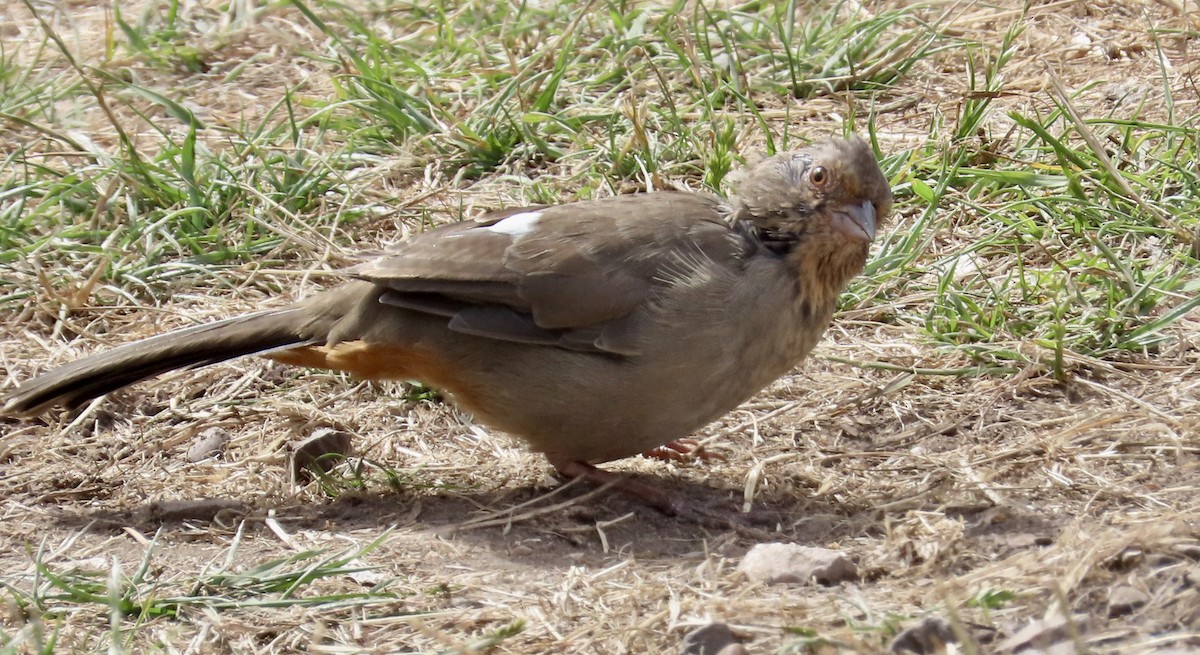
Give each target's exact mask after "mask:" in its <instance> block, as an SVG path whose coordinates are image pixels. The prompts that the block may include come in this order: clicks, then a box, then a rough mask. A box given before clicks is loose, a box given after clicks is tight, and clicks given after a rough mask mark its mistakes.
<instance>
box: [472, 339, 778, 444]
mask: <svg viewBox="0 0 1200 655" xmlns="http://www.w3.org/2000/svg"><path fill="white" fill-rule="evenodd" d="M601 357H602V356H601ZM552 360H554V361H552V362H547V361H545V360H543V361H542V362H541V364H542V365H540V366H539V367H538V368H537V369H536V370H533V369H529V370H522V366H521V365H520V363H519V362H518V363H515V364H512V365H510V366H508V367H506V368H505V369H504V371H505V373H504V374H503V375H497V376H495V379H494V382H495V384H486V385H484V386H483V387H479V386H476V385H472V387H471V388H460V389H459V390H458V391H455V390H451V396H452V397H453V398H454V400H455V403H456V404H457V405H459V406H460V407H461V408H463V409H464V410H467V411H468V412H470V413H471V414H472V415H473V416H475V418H476V420H478V421H479V422H480V423H483V424H484V425H488V426H490V427H493V428H496V429H498V430H501V431H504V432H507V433H510V434H512V435H513V436H516V437H519V438H521V439H522V440H524V441H526V442H527V443H528V444H529V445H530V447H531V448H532V449H533V450H536V451H539V452H543V453H545V454H546V455H548V456H550V457H551V458H563V459H569V460H577V461H586V462H592V463H597V462H604V461H609V460H613V459H619V458H622V457H629V456H631V455H636V454H638V453H642V452H646V451H648V450H652V449H654V448H656V447H658V446H661V445H663V444H665V443H667V442H669V441H673V440H675V439H678V438H681V437H684V436H687V435H689V434H691V433H692V432H694V431H696V430H698V429H700V428H702V427H704V426H705V425H706V424H708V423H709V422H711V421H713V420H715V419H717V418H719V417H720V416H722V415H723V414H725V413H726V412H728V411H730V410H732V409H734V408H735V407H737V406H738V405H739V404H741V403H742V402H744V401H745V400H746V399H748V398H749V397H750V396H752V395H754V394H755V393H756V392H757V391H759V390H760V389H761V388H762V387H763V386H765V384H767V383H769V382H770V380H767V381H766V382H761V381H760V380H758V379H755V376H753V375H750V374H745V375H738V374H736V373H734V374H728V375H725V376H722V379H719V380H714V379H712V377H713V376H712V370H713V369H712V366H711V362H707V363H700V362H697V363H696V365H692V366H676V367H674V369H664V368H663V367H660V366H656V363H655V362H653V361H648V362H639V363H636V364H635V363H631V362H628V361H622V360H617V359H609V358H603V359H602V360H601V359H600V357H598V356H596V355H588V354H583V353H572V352H563V353H561V354H560V353H556V356H555V357H553V358H552ZM598 360H600V361H598ZM772 379H773V378H772ZM501 380H504V382H503V383H501ZM514 381H520V382H519V383H517V384H515V385H514V384H513V382H514ZM500 384H503V388H501V387H500V386H498V385H500Z"/></svg>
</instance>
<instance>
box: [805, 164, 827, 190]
mask: <svg viewBox="0 0 1200 655" xmlns="http://www.w3.org/2000/svg"><path fill="white" fill-rule="evenodd" d="M808 181H809V182H812V183H813V186H817V187H823V186H825V185H826V184H829V171H828V170H826V169H825V167H824V166H814V167H813V169H812V172H811V173H809V174H808Z"/></svg>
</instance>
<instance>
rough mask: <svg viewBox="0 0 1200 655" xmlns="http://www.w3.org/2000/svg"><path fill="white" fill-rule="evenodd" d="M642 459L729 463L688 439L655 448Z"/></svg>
mask: <svg viewBox="0 0 1200 655" xmlns="http://www.w3.org/2000/svg"><path fill="white" fill-rule="evenodd" d="M642 457H648V458H650V459H658V460H662V461H664V462H685V461H690V460H692V459H698V460H700V461H703V462H711V461H714V460H715V461H718V462H724V461H727V460H726V458H725V456H724V455H720V454H717V453H710V452H708V451H707V450H705V449H704V445H703V444H701V443H700V441H699V440H696V439H692V438H690V437H689V438H686V439H676V440H675V441H672V442H670V443H666V444H663V445H661V446H659V447H658V448H653V449H651V450H647V451H646V452H644V453H642Z"/></svg>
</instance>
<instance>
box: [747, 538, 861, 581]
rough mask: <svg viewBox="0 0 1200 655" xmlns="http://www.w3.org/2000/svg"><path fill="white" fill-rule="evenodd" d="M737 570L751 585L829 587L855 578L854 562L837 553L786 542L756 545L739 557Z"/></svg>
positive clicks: (826, 549)
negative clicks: (798, 584)
mask: <svg viewBox="0 0 1200 655" xmlns="http://www.w3.org/2000/svg"><path fill="white" fill-rule="evenodd" d="M738 570H739V571H741V572H742V573H745V574H746V577H747V578H750V580H752V581H754V582H765V583H767V584H786V583H801V584H807V583H809V582H814V581H815V582H817V583H819V584H822V585H826V586H831V585H835V584H838V583H839V582H843V581H846V580H857V579H858V568H857V567H856V566H854V562H851V561H850V559H849V558H848V557H846V556H845V555H843V554H842V553H840V552H838V551H836V550H830V549H828V548H811V547H809V546H800V545H798V544H785V543H768V544H758V545H756V546H755V547H753V548H751V549H750V552H748V553H746V556H745V557H743V558H742V562H741V564H739V565H738Z"/></svg>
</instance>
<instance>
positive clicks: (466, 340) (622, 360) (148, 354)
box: [0, 138, 892, 504]
mask: <svg viewBox="0 0 1200 655" xmlns="http://www.w3.org/2000/svg"><path fill="white" fill-rule="evenodd" d="M891 206H892V194H891V191H890V190H889V188H888V184H887V180H886V179H885V178H884V176H883V173H882V171H880V169H879V165H878V163H877V162H876V160H875V157H874V155H873V154H872V152H871V149H870V148H869V147H868V146H867V144H866V143H864V142H863V141H862V140H860V139H858V138H851V139H850V140H831V141H826V142H823V143H818V144H815V145H813V146H811V147H809V148H805V149H803V150H799V151H797V152H791V153H786V154H780V155H777V156H774V157H771V158H769V159H766V160H764V161H763V162H762V163H760V164H758V165H757V166H754V167H753V168H752V169H750V170H749V171H747V172H746V174H745V176H744V178H743V180H742V182H741V184H740V186H739V188H738V194H737V196H736V197H734V198H730V199H729V200H722V199H719V198H716V197H713V196H709V195H706V194H700V193H683V192H676V191H668V192H659V193H646V194H638V195H628V196H618V197H615V198H607V199H604V200H595V201H588V202H576V203H571V204H567V205H559V206H537V207H524V208H519V209H509V210H504V211H497V212H491V213H488V214H485V215H483V216H481V217H479V218H477V219H475V220H467V221H463V222H460V223H454V224H451V225H445V226H442V227H440V228H437V229H434V230H430V231H428V232H424V233H422V234H419V235H417V236H415V237H413V238H411V239H409V240H408V241H406V242H404V243H401V244H399V245H397V246H395V247H394V248H393V249H391V250H390V251H388V252H386V253H385V254H383V255H382V256H379V257H376V258H375V259H373V260H371V261H368V262H366V263H364V264H362V265H359V266H356V267H354V268H351V269H349V270H348V271H347V275H348V276H349V277H351V278H354V280H352V281H350V282H347V283H346V284H344V285H342V286H339V287H336V288H334V289H331V290H329V291H325V292H323V293H320V294H318V295H316V296H313V297H311V298H308V299H307V300H303V301H301V302H298V303H295V304H293V305H290V306H287V307H284V308H282V309H271V310H267V311H263V312H258V313H254V314H249V315H245V316H238V317H235V318H231V319H227V320H224V321H220V322H217V323H211V324H208V325H200V326H196V327H189V328H184V329H181V330H176V331H174V332H169V333H166V334H162V335H159V336H155V337H151V338H148V339H144V340H142V341H136V342H133V343H130V344H127V345H124V346H121V347H119V348H116V349H115V350H110V351H108V352H104V353H100V354H97V355H93V356H91V357H86V358H84V359H81V360H78V361H76V362H73V363H70V364H67V365H66V366H63V367H61V368H59V369H56V370H54V371H51V372H49V373H46V374H44V375H42V376H40V377H37V378H35V379H33V380H31V381H29V382H26V383H25V384H24V385H21V386H20V387H18V388H17V389H16V390H14V391H11V392H10V393H9V394H8V395H7V396H6V397H4V399H3V401H2V403H3V404H2V406H0V407H2V409H0V411H2V412H3V413H6V414H17V415H32V414H37V413H40V412H42V411H44V410H46V409H47V408H49V407H51V406H52V405H65V406H67V407H75V406H78V405H80V404H81V403H83V402H85V401H87V400H89V399H92V398H95V397H96V396H99V395H102V394H105V393H108V392H110V391H113V390H115V389H118V388H120V387H123V386H125V385H128V384H132V383H134V382H137V381H139V380H143V379H145V378H148V377H151V376H154V375H157V374H160V373H163V372H166V371H170V370H173V369H178V368H182V367H187V366H197V365H204V364H211V363H214V362H220V361H224V360H227V359H232V358H234V357H241V356H243V355H253V354H259V355H262V356H264V357H267V358H270V359H274V360H276V361H280V362H286V363H288V364H295V365H298V366H308V367H316V368H329V369H337V370H342V371H349V372H350V373H351V374H353V375H356V376H360V377H364V378H371V379H389V380H421V381H424V382H426V383H428V384H430V385H432V386H434V387H436V388H439V389H441V390H444V391H446V392H448V393H449V395H450V397H451V398H452V399H453V401H454V402H455V403H456V404H457V405H458V406H459V407H461V408H462V409H465V410H467V411H469V412H470V413H471V414H473V415H474V416H475V418H476V419H477V420H478V421H479V422H481V423H483V424H485V425H489V426H491V427H493V428H496V429H499V430H502V431H504V432H508V433H511V434H513V435H515V436H517V437H520V438H521V439H524V440H525V441H526V442H527V443H528V444H529V445H530V446H531V447H532V448H533V449H534V450H537V451H540V452H542V453H545V454H546V457H547V458H549V460H550V462H551V463H552V464H553V465H554V467H555V468H556V469H557V470H558V471H559V472H561V473H562V474H564V475H566V476H569V477H578V476H582V477H585V478H587V479H589V480H591V481H593V482H606V481H609V480H611V479H612V478H613V477H614V476H612V475H611V474H608V473H605V472H604V471H601V470H600V469H597V468H596V467H594V466H593V464H594V463H598V462H605V461H609V460H614V459H618V458H622V457H628V456H630V455H635V454H637V453H641V452H643V451H648V450H652V449H655V448H657V447H660V446H663V445H664V444H669V443H671V442H673V440H676V439H678V438H680V437H684V436H685V435H687V434H689V433H691V432H692V431H694V430H696V429H698V428H700V427H702V426H704V425H705V424H706V423H708V422H709V421H712V420H714V419H716V418H717V417H719V416H721V415H722V414H724V413H726V412H728V411H730V410H731V409H733V408H735V407H737V406H738V404H740V403H741V402H743V401H745V400H746V399H748V398H750V397H751V396H752V395H754V394H755V393H756V392H758V391H759V390H761V389H762V388H763V387H765V386H767V385H768V384H770V383H771V382H772V381H773V380H775V379H776V378H778V377H779V376H781V375H783V374H784V373H787V372H788V370H790V369H791V368H792V367H794V366H795V365H796V364H797V363H799V362H800V361H801V360H802V359H803V358H804V357H805V355H807V354H808V352H809V351H810V350H812V348H813V346H814V345H815V344H816V343H817V341H818V339H819V338H820V337H821V334H822V332H824V331H825V327H826V326H827V325H828V323H829V320H830V318H831V316H832V314H833V311H834V305H835V302H836V300H837V297H838V294H839V293H840V292H841V291H842V289H843V288H844V287H845V285H846V283H847V282H848V281H849V280H850V278H851V277H852V276H854V275H856V274H857V273H859V272H860V271H861V270H862V267H863V264H864V263H865V262H866V259H867V248H868V246H869V244H870V242H871V240H872V239H873V238H874V237H875V232H876V230H877V229H878V226H879V223H880V221H882V220H883V218H884V217H885V216H886V215H887V213H888V212H889V210H890V209H891ZM627 490H628V488H627ZM633 491H639V490H637V489H635V490H633ZM640 491H641V492H645V491H646V490H645V489H640ZM649 495H651V496H652V495H653V494H649ZM651 502H652V503H655V504H661V503H658V502H657V500H656V499H651Z"/></svg>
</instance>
